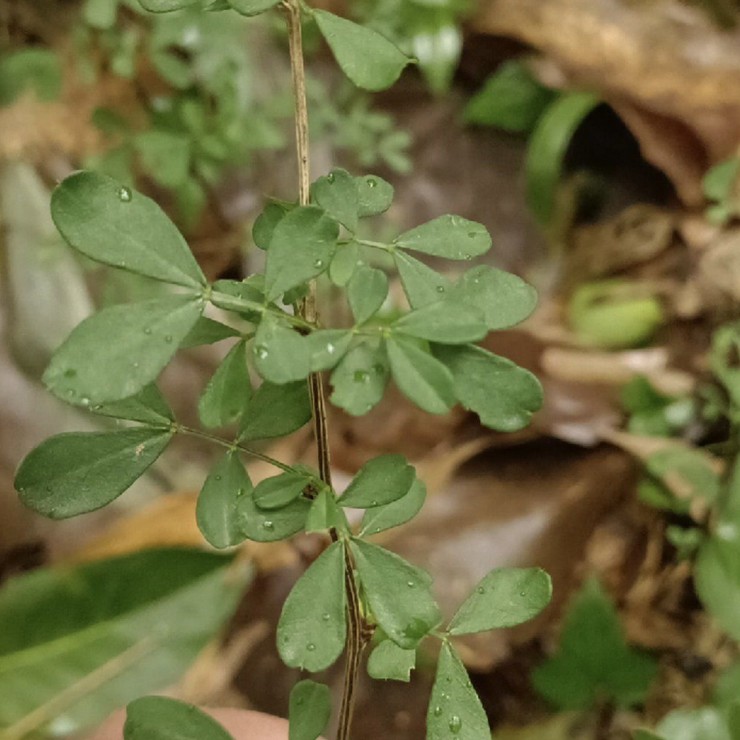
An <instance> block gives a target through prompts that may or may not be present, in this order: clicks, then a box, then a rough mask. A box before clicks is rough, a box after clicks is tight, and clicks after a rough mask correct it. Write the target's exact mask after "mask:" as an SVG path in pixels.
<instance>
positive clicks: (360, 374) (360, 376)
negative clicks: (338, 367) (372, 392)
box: [354, 370, 370, 383]
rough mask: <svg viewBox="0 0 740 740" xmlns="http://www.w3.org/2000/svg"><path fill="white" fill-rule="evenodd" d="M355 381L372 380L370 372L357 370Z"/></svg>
mask: <svg viewBox="0 0 740 740" xmlns="http://www.w3.org/2000/svg"><path fill="white" fill-rule="evenodd" d="M354 379H355V383H367V381H368V380H370V373H369V372H368V371H367V370H355V374H354Z"/></svg>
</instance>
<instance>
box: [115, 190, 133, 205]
mask: <svg viewBox="0 0 740 740" xmlns="http://www.w3.org/2000/svg"><path fill="white" fill-rule="evenodd" d="M118 197H119V199H120V200H121V201H122V202H123V203H130V202H131V198H132V197H133V196H132V194H131V188H127V187H122V188H121V189H120V190H119V191H118Z"/></svg>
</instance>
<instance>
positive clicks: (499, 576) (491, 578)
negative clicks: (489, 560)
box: [447, 568, 552, 635]
mask: <svg viewBox="0 0 740 740" xmlns="http://www.w3.org/2000/svg"><path fill="white" fill-rule="evenodd" d="M551 598H552V581H551V580H550V576H549V575H548V574H547V573H545V571H544V570H542V569H541V568H497V569H496V570H492V571H491V572H490V573H488V575H486V576H485V577H484V578H483V579H482V580H481V581H480V582H479V583H478V585H477V586H476V587H475V589H474V591H473V593H472V594H471V595H470V596H468V598H467V599H466V600H465V602H464V603H463V604H462V606H461V607H460V608H459V609H458V610H457V613H456V614H455V616H454V617H453V618H452V620H451V621H450V624H449V626H448V628H447V631H448V632H449V633H450V634H451V635H469V634H472V633H474V632H485V631H487V630H495V629H502V628H504V627H514V626H516V625H517V624H522V623H523V622H527V621H528V620H530V619H532V617H535V616H537V614H539V613H540V612H541V611H542V610H543V609H544V608H545V607H546V606H547V605H548V604H549V603H550V599H551Z"/></svg>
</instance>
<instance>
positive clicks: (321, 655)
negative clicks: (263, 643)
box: [277, 542, 347, 673]
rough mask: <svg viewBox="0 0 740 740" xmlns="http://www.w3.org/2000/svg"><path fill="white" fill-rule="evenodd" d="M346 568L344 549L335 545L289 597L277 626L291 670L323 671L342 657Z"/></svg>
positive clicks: (317, 562) (320, 557)
mask: <svg viewBox="0 0 740 740" xmlns="http://www.w3.org/2000/svg"><path fill="white" fill-rule="evenodd" d="M344 568H345V558H344V545H343V543H341V542H335V543H334V544H332V545H330V546H329V547H328V548H327V549H326V550H325V551H324V552H323V553H322V554H321V555H319V557H318V558H317V559H316V560H315V561H314V562H313V563H312V564H311V565H310V567H309V568H308V570H307V571H306V572H305V573H304V574H303V575H302V576H301V578H300V579H299V580H298V582H297V583H296V584H295V586H293V590H292V591H291V592H290V593H289V594H288V598H287V599H286V600H285V603H284V604H283V611H282V613H281V614H280V620H279V622H278V626H277V646H278V652H279V653H280V657H281V658H282V659H283V662H284V663H285V664H286V665H287V666H289V667H290V668H301V669H303V670H307V671H311V672H312V673H315V672H316V671H323V670H324V669H325V668H328V667H329V666H330V665H331V664H332V663H334V661H335V660H336V659H337V658H338V657H339V656H340V655H341V654H342V650H344V643H345V640H346V639H347V624H346V615H345V613H344V610H345V606H346V598H345V592H344Z"/></svg>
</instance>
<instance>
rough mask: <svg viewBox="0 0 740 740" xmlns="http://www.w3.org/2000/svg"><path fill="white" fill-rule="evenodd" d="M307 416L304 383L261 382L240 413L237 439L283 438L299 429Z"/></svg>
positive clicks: (307, 400) (308, 403)
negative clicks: (275, 383)
mask: <svg viewBox="0 0 740 740" xmlns="http://www.w3.org/2000/svg"><path fill="white" fill-rule="evenodd" d="M310 419H311V400H310V398H309V396H308V385H307V384H306V383H304V382H302V381H300V382H298V383H288V384H286V385H273V384H272V383H268V382H266V381H265V382H264V383H263V384H262V385H261V386H260V387H259V388H258V389H257V391H256V392H255V393H254V395H253V396H252V400H251V401H250V402H249V403H248V404H247V408H246V411H245V412H244V414H243V415H242V424H241V429H240V430H239V441H240V442H248V441H250V440H253V439H272V438H273V437H284V436H285V435H286V434H290V433H291V432H295V431H296V430H297V429H300V428H301V427H302V426H303V425H304V424H306V423H307V422H308V421H310Z"/></svg>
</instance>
